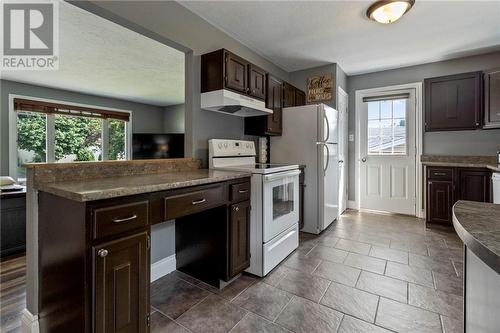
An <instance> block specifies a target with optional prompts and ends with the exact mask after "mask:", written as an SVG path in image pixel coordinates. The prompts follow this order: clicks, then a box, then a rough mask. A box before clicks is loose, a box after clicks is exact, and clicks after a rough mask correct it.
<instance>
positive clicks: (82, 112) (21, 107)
mask: <svg viewBox="0 0 500 333" xmlns="http://www.w3.org/2000/svg"><path fill="white" fill-rule="evenodd" d="M14 111H17V112H20V111H27V112H38V113H45V114H62V115H66V116H78V117H90V118H102V119H116V120H121V121H126V122H128V121H130V114H129V113H127V112H119V111H110V110H103V109H97V108H89V107H83V106H76V105H70V104H62V103H53V102H44V101H34V100H30V99H23V98H14Z"/></svg>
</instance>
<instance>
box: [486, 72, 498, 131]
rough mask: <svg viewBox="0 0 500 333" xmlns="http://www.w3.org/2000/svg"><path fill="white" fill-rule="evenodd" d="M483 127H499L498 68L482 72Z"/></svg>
mask: <svg viewBox="0 0 500 333" xmlns="http://www.w3.org/2000/svg"><path fill="white" fill-rule="evenodd" d="M484 128H500V68H497V69H495V70H490V71H486V72H485V73H484Z"/></svg>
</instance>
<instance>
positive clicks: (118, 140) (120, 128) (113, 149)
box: [108, 119, 125, 160]
mask: <svg viewBox="0 0 500 333" xmlns="http://www.w3.org/2000/svg"><path fill="white" fill-rule="evenodd" d="M108 128H109V152H108V159H109V160H124V159H125V122H124V121H121V120H115V119H110V120H108Z"/></svg>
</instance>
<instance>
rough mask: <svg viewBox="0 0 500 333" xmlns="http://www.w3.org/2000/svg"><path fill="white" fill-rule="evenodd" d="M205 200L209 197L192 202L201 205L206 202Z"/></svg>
mask: <svg viewBox="0 0 500 333" xmlns="http://www.w3.org/2000/svg"><path fill="white" fill-rule="evenodd" d="M205 201H207V199H205V198H203V199H200V200H195V201H193V202H191V204H193V205H199V204H201V203H204V202H205Z"/></svg>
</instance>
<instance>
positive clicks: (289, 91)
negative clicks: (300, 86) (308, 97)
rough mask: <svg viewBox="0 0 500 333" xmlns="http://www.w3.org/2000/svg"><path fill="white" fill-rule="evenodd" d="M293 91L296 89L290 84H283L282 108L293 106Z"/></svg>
mask: <svg viewBox="0 0 500 333" xmlns="http://www.w3.org/2000/svg"><path fill="white" fill-rule="evenodd" d="M295 90H296V88H295V87H294V86H292V85H291V84H290V83H287V82H284V83H283V107H284V108H289V107H292V106H295Z"/></svg>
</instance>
